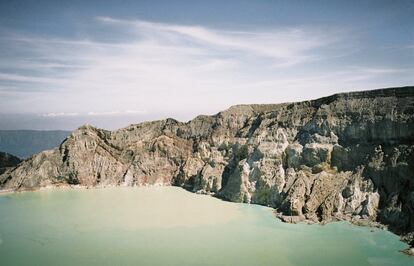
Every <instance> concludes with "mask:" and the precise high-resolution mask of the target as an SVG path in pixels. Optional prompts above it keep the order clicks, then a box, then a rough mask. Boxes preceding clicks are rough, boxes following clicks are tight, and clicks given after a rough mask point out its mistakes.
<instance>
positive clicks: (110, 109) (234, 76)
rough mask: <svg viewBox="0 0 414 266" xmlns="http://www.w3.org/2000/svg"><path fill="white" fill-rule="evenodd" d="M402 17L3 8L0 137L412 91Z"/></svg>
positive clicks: (241, 6)
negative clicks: (3, 132)
mask: <svg viewBox="0 0 414 266" xmlns="http://www.w3.org/2000/svg"><path fill="white" fill-rule="evenodd" d="M223 2H224V3H223ZM412 14H414V1H1V2H0V129H21V128H26V129H73V128H76V127H77V126H79V125H80V124H83V123H91V124H95V125H97V126H100V127H104V128H109V129H113V128H118V127H123V126H126V125H128V124H130V123H137V122H140V121H143V120H149V119H160V118H165V117H174V118H177V119H179V120H183V121H185V120H188V119H191V118H193V117H194V116H196V115H198V114H214V113H216V112H218V111H220V110H223V109H226V108H228V107H229V106H231V105H234V104H241V103H278V102H286V101H298V100H305V99H312V98H317V97H321V96H326V95H329V94H332V93H336V92H343V91H352V90H364V89H374V88H382V87H392V86H406V85H413V84H414V16H413V15H412Z"/></svg>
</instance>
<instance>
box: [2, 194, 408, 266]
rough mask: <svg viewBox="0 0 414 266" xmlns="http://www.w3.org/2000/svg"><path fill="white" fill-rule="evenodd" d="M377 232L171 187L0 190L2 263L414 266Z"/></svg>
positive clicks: (388, 235) (390, 238)
mask: <svg viewBox="0 0 414 266" xmlns="http://www.w3.org/2000/svg"><path fill="white" fill-rule="evenodd" d="M406 247H407V246H406V245H405V244H404V243H402V242H400V241H399V240H398V237H397V236H395V235H393V234H391V233H389V232H387V231H383V230H379V229H372V228H363V227H356V226H352V225H350V224H348V223H343V222H341V223H331V224H328V225H325V226H320V225H306V224H297V225H292V224H285V223H282V222H280V221H278V220H277V219H276V218H275V217H274V216H273V214H272V210H271V209H269V208H266V207H262V206H256V205H247V204H237V203H230V202H225V201H221V200H218V199H215V198H212V197H209V196H204V195H196V194H193V193H189V192H187V191H185V190H183V189H180V188H177V187H147V188H105V189H93V190H47V191H38V192H25V193H17V194H8V195H2V196H0V265H414V258H412V257H409V256H406V255H404V254H402V253H400V252H399V250H401V249H403V248H406Z"/></svg>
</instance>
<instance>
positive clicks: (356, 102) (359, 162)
mask: <svg viewBox="0 0 414 266" xmlns="http://www.w3.org/2000/svg"><path fill="white" fill-rule="evenodd" d="M156 183H161V184H172V185H177V186H182V187H185V188H187V189H189V190H192V191H194V192H202V193H211V194H214V195H216V196H218V197H221V198H224V199H227V200H230V201H236V202H249V203H256V204H262V205H268V206H271V207H273V208H275V209H277V211H278V212H279V213H282V214H283V216H282V218H283V219H284V220H285V221H291V222H295V221H300V220H304V219H307V220H312V221H330V220H333V219H339V220H343V219H347V220H354V221H355V220H357V221H358V220H363V221H379V222H381V223H382V224H386V225H389V227H390V229H391V230H393V231H394V232H396V233H398V234H401V235H403V236H404V237H405V240H406V241H408V242H409V241H412V237H413V231H414V87H402V88H390V89H380V90H374V91H363V92H352V93H342V94H335V95H333V96H330V97H325V98H320V99H317V100H312V101H304V102H298V103H286V104H274V105H238V106H233V107H231V108H230V109H228V110H226V111H223V112H220V113H218V114H216V115H214V116H198V117H196V118H195V119H193V120H191V121H189V122H187V123H182V122H178V121H176V120H173V119H166V120H160V121H153V122H145V123H140V124H136V125H131V126H129V127H126V128H123V129H120V130H116V131H112V132H111V131H106V130H102V129H97V128H94V127H92V126H89V125H85V126H82V127H80V128H78V129H77V130H75V131H74V132H73V133H72V134H71V135H70V136H69V137H68V138H67V139H66V140H65V141H64V142H63V143H62V144H61V145H60V146H59V147H58V148H56V149H54V150H49V151H44V152H41V153H38V154H36V155H34V156H32V157H31V158H29V159H28V160H26V161H24V162H23V163H21V164H20V165H19V166H18V167H17V168H15V169H12V170H8V171H6V173H4V174H3V175H1V176H0V186H1V188H3V189H14V190H21V189H35V188H38V187H43V186H50V185H68V184H80V185H85V186H106V185H126V186H132V185H144V184H156ZM411 244H413V243H411Z"/></svg>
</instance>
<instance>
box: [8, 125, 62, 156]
mask: <svg viewBox="0 0 414 266" xmlns="http://www.w3.org/2000/svg"><path fill="white" fill-rule="evenodd" d="M69 134H70V131H64V130H50V131H49V130H45V131H43V130H0V151H3V152H7V153H10V154H13V155H15V156H18V157H20V158H27V157H30V156H31V155H33V154H35V153H38V152H41V151H44V150H48V149H51V148H54V147H57V146H59V145H60V143H61V142H62V141H63V140H64V139H65V138H66V137H67V136H69Z"/></svg>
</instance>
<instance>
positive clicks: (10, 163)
mask: <svg viewBox="0 0 414 266" xmlns="http://www.w3.org/2000/svg"><path fill="white" fill-rule="evenodd" d="M21 161H22V160H20V158H18V157H16V156H14V155H11V154H9V153H6V152H1V151H0V174H2V173H4V172H6V171H7V170H8V169H11V168H13V167H15V166H17V165H18V164H19V163H20V162H21Z"/></svg>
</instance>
